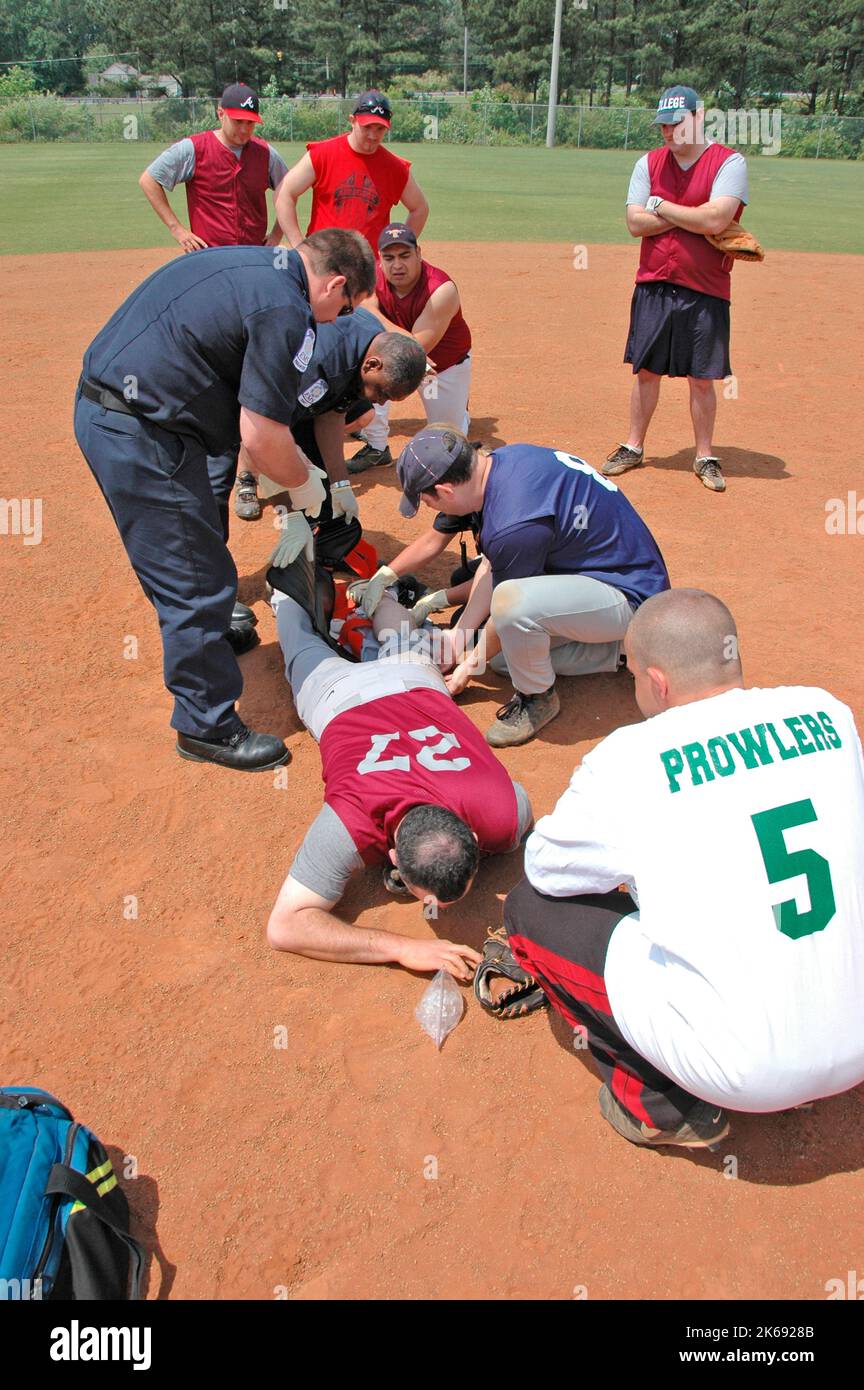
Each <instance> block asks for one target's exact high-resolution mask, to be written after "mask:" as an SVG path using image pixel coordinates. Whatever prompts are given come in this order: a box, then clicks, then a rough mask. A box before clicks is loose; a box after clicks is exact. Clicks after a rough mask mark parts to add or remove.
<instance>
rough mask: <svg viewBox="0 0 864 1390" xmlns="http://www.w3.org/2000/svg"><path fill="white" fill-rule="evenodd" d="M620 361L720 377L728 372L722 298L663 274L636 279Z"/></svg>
mask: <svg viewBox="0 0 864 1390" xmlns="http://www.w3.org/2000/svg"><path fill="white" fill-rule="evenodd" d="M624 361H625V362H632V364H633V371H634V372H640V371H645V372H654V373H656V375H657V376H695V377H704V378H709V379H711V380H713V381H722V380H723V378H724V377H727V376H730V375H731V373H732V368H731V366H730V365H729V301H728V299H718V297H717V296H716V295H714V294H701V293H700V292H699V290H691V289H690V288H689V287H688V286H687V285H671V284H670V283H669V282H668V281H667V280H650V281H648V282H646V283H645V284H641V285H637V286H636V288H635V290H634V291H633V300H632V302H631V305H630V332H629V334H628V335H627V346H626V348H625V349H624Z"/></svg>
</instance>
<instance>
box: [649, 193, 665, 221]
mask: <svg viewBox="0 0 864 1390" xmlns="http://www.w3.org/2000/svg"><path fill="white" fill-rule="evenodd" d="M664 201H665V200H664V199H663V198H657V197H655V196H652V197H650V198H649V199H648V202H647V203H646V204H645V211H646V212H653V213H654V216H655V217H659V215H660V214H659V212H658V208H659V207H660V204H661V203H662V202H664Z"/></svg>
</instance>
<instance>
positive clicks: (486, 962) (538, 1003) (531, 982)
mask: <svg viewBox="0 0 864 1390" xmlns="http://www.w3.org/2000/svg"><path fill="white" fill-rule="evenodd" d="M501 977H503V978H504V979H506V980H512V982H513V985H512V988H511V989H505V990H503V991H502V993H501V994H499V995H498V997H497V998H494V997H493V995H492V991H491V989H490V985H491V983H492V980H493V979H495V978H501ZM474 993H475V995H476V997H477V1002H478V1003H479V1004H481V1005H482V1007H483V1008H484V1009H485V1010H486V1012H487V1013H489V1014H494V1015H495V1017H496V1018H521V1017H522V1016H523V1014H531V1013H533V1012H534V1010H535V1009H543V1008H545V1007H546V1005H547V1004H548V1003H549V1000H548V999H547V998H546V995H545V994H544V993H543V990H542V989H541V987H540V985H538V983H537V981H536V980H535V978H534V976H533V975H531V974H530V973H529V972H528V971H527V970H524V969H523V968H522V966H521V965H520V964H519V963H518V961H517V960H516V957H515V956H514V955H513V952H512V951H511V950H510V946H509V943H508V941H507V933H506V931H505V929H504V928H503V927H499V928H498V929H497V931H493V932H490V933H489V935H488V937H487V938H486V940H485V941H484V943H483V959H482V961H481V962H480V964H479V965H478V966H477V969H476V970H475V972H474Z"/></svg>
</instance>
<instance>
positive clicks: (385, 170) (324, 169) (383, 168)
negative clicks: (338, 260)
mask: <svg viewBox="0 0 864 1390" xmlns="http://www.w3.org/2000/svg"><path fill="white" fill-rule="evenodd" d="M306 148H307V150H308V151H309V156H310V158H311V160H312V167H313V168H314V170H315V182H314V184H313V185H312V216H311V218H310V220H309V226H308V227H307V228H306V235H307V236H309V234H310V233H311V232H320V231H321V230H322V229H323V228H324V227H347V228H348V229H349V230H352V231H355V232H360V234H361V235H362V236H365V238H366V240H367V241H368V243H369V245H370V246H371V247H372V250H373V251H374V253H375V255H376V256H377V255H378V238H379V236H380V235H381V233H382V232H383V230H384V228H385V227H386V226H387V223H388V222H389V221H390V212H391V209H392V208H393V205H394V203H398V202H399V199H400V198H401V197H402V194H403V192H404V190H405V185H406V183H407V182H408V171H409V169H410V168H411V165H410V164H409V162H408V160H407V159H400V158H399V156H398V155H395V154H393V153H392V152H391V151H390V150H387V149H385V148H384V146H383V145H382V146H380V147H379V148H378V149H377V150H376V151H375V153H374V154H372V155H365V154H357V153H355V151H354V150H352V148H351V146H350V145H349V144H348V136H347V135H334V137H333V139H332V140H316V141H313V142H312V144H309V145H307V146H306Z"/></svg>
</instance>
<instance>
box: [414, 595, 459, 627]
mask: <svg viewBox="0 0 864 1390" xmlns="http://www.w3.org/2000/svg"><path fill="white" fill-rule="evenodd" d="M449 607H450V604H449V602H448V600H447V593H446V590H444V589H436V590H435V593H434V594H424V596H423V598H418V600H417V602H416V603H415V605H414V607H413V608H412V609H411V617H412V618H413V619H414V622H415V624H416V625H417V627H422V626H423V624H424V623H425V621H426V619H427V618H428V617H429V614H430V613H440V612H441V609H442V608H449Z"/></svg>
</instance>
